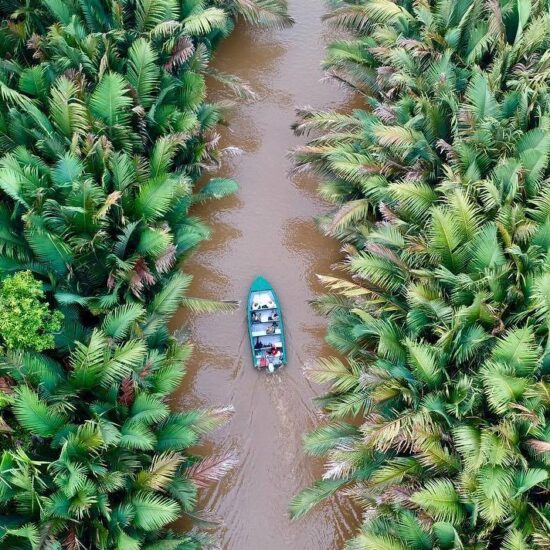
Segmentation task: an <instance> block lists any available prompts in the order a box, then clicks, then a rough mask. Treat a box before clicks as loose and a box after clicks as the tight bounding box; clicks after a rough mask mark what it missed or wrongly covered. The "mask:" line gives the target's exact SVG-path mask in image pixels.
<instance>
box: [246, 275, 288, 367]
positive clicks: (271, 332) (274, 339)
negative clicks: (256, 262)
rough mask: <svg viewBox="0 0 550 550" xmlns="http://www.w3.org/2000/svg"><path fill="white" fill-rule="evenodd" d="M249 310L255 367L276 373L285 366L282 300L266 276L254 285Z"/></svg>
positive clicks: (248, 302)
mask: <svg viewBox="0 0 550 550" xmlns="http://www.w3.org/2000/svg"><path fill="white" fill-rule="evenodd" d="M247 309H248V334H249V337H250V348H251V350H252V364H253V365H254V367H255V368H257V369H258V370H263V371H267V372H271V373H273V372H275V371H277V370H278V369H280V368H281V367H282V366H283V365H286V363H287V351H286V344H285V333H284V327H283V315H282V312H281V307H280V302H279V298H277V294H276V293H275V290H274V289H273V287H272V286H271V285H270V284H269V283H268V282H267V281H266V280H265V279H264V278H263V277H256V279H255V280H254V282H253V283H252V285H251V287H250V291H249V293H248V301H247Z"/></svg>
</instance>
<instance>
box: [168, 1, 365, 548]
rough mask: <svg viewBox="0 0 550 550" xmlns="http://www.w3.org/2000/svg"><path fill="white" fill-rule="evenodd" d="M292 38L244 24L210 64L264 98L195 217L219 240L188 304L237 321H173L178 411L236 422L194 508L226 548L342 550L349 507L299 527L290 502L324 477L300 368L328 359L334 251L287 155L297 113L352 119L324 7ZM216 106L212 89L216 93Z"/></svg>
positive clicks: (234, 134) (221, 437)
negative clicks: (325, 62)
mask: <svg viewBox="0 0 550 550" xmlns="http://www.w3.org/2000/svg"><path fill="white" fill-rule="evenodd" d="M289 7H290V12H291V14H292V16H293V17H294V18H295V20H296V24H295V25H294V26H293V27H292V28H291V29H286V30H281V31H264V30H258V29H251V28H247V27H245V26H244V25H238V27H237V29H236V31H235V32H234V33H233V34H232V36H231V37H230V38H229V39H228V40H226V41H225V42H224V43H223V44H222V45H221V46H220V49H219V50H218V52H217V54H216V57H215V60H214V62H213V66H214V67H215V68H217V69H218V70H221V71H224V72H228V73H232V74H235V75H238V76H239V77H241V78H243V79H245V80H246V81H248V82H249V83H250V84H251V85H252V87H253V88H254V90H255V91H256V92H257V93H258V94H259V100H258V101H256V102H254V103H243V104H242V105H240V106H239V107H238V108H237V109H236V111H235V113H234V115H233V116H232V118H231V125H230V128H229V129H226V130H224V132H223V134H222V146H229V145H231V146H236V147H239V148H240V149H242V150H243V154H242V155H241V156H239V157H237V158H234V159H232V160H231V161H230V162H229V163H228V164H226V165H224V167H223V168H222V169H221V170H220V172H219V173H217V174H215V175H221V176H226V177H233V178H235V179H236V180H237V181H238V182H239V184H240V191H239V192H238V193H237V194H236V195H235V196H233V197H229V198H226V199H224V200H222V201H214V202H210V203H207V204H205V205H202V206H199V207H197V208H196V209H195V211H194V213H195V214H196V215H198V216H200V217H201V218H203V219H204V220H205V221H206V222H207V223H208V225H209V226H210V227H211V228H212V232H213V233H212V238H211V239H210V240H209V241H207V242H206V243H204V244H202V245H201V246H200V248H199V250H198V252H197V253H196V254H195V255H194V256H193V257H192V258H191V259H190V260H189V261H188V262H187V263H186V264H185V271H186V272H187V273H190V274H192V275H193V276H194V280H193V284H192V287H191V288H190V291H189V295H191V296H200V297H207V298H215V299H238V300H240V301H241V307H240V309H239V310H238V311H237V312H235V313H233V314H229V315H226V314H220V315H203V316H194V315H192V314H190V313H189V312H187V311H181V312H179V313H178V315H176V318H175V319H174V322H173V324H172V328H173V329H179V328H181V327H185V328H187V329H188V330H189V331H190V332H191V340H192V341H193V342H194V343H195V353H194V355H193V357H192V360H191V361H190V363H189V365H188V374H187V376H186V378H185V380H184V382H183V386H182V387H181V390H180V391H179V392H178V394H177V396H176V399H175V405H176V406H177V407H181V408H183V409H186V408H192V407H215V406H224V405H233V407H234V408H235V414H234V416H233V418H232V420H231V421H230V423H229V424H228V425H227V426H225V427H224V428H222V429H219V430H217V431H216V432H214V433H213V434H212V435H211V436H210V437H209V438H208V439H207V441H206V443H205V447H206V449H205V450H206V451H207V452H209V453H223V452H224V451H227V450H231V449H234V450H236V451H237V453H238V456H239V462H238V465H237V466H236V467H235V469H234V470H233V471H232V472H231V473H230V474H229V475H228V476H227V477H226V478H225V479H224V481H222V482H221V483H219V484H217V485H214V486H212V488H210V489H207V490H204V491H203V492H202V496H201V500H200V502H199V507H200V508H204V509H205V510H209V511H211V512H212V513H213V514H214V515H215V516H217V517H219V518H221V519H222V523H221V525H220V526H219V528H218V529H217V530H216V532H215V533H216V535H217V536H218V538H219V540H220V545H221V547H222V548H223V549H224V550H256V549H260V550H283V549H284V550H329V549H330V550H332V549H338V548H342V547H343V545H344V541H345V540H346V539H347V538H349V537H350V536H351V534H352V533H353V531H354V530H355V528H356V526H357V522H358V517H357V513H356V512H355V511H354V510H353V509H352V508H350V504H349V501H347V500H346V499H342V498H333V499H332V500H330V501H329V502H327V503H325V504H323V505H321V506H319V507H317V508H315V509H314V510H313V511H312V512H311V513H310V514H308V515H307V516H306V517H304V518H302V519H300V520H298V521H295V522H291V521H290V520H289V517H288V513H287V510H288V504H289V501H290V499H291V498H292V496H293V495H295V494H296V493H297V492H298V491H300V489H302V488H304V487H305V486H307V485H309V484H310V483H311V482H312V481H313V480H314V479H315V478H316V477H319V476H320V475H321V474H322V464H321V462H320V461H318V460H314V459H312V458H311V457H307V456H306V455H305V454H304V452H303V450H302V434H303V433H304V432H306V431H308V430H310V429H311V428H312V427H314V426H315V425H316V421H317V418H316V417H317V415H318V411H317V410H316V407H315V405H314V403H313V402H312V399H313V398H314V397H315V396H316V395H319V393H321V388H319V387H317V386H315V385H313V384H310V383H309V382H308V381H307V380H306V378H305V377H304V375H303V373H302V367H303V365H304V364H305V363H307V362H309V361H311V360H313V359H315V358H316V357H318V356H320V355H330V353H331V352H330V350H329V349H328V348H327V346H326V345H325V344H324V340H323V337H324V333H325V330H326V325H325V320H324V319H323V318H321V317H319V316H318V315H317V314H316V313H315V312H314V311H313V309H312V308H311V306H310V305H309V303H308V301H309V300H311V299H312V298H313V297H314V296H315V294H316V293H318V292H320V291H321V288H320V287H319V286H318V283H317V281H316V277H315V274H316V273H328V271H329V269H330V264H331V263H333V262H334V261H336V260H337V259H338V257H339V254H338V247H337V243H336V242H333V241H331V240H330V239H327V238H325V237H323V236H321V235H320V233H319V232H318V230H317V228H316V226H315V223H314V218H315V216H317V215H319V214H320V213H322V212H323V211H324V210H325V209H326V205H324V204H323V203H322V201H321V200H320V199H319V198H318V197H317V195H316V191H315V187H316V184H315V181H314V180H313V179H312V178H307V177H304V176H300V177H294V176H289V174H288V173H289V169H290V161H289V160H288V158H287V152H288V150H289V148H291V147H292V146H294V145H296V144H298V143H301V142H303V141H304V140H300V139H298V138H295V137H294V136H293V135H292V132H291V130H290V125H291V124H292V122H293V121H294V119H295V111H294V108H295V107H296V106H303V105H312V106H314V107H319V108H338V109H341V108H344V109H345V108H349V106H350V105H351V102H352V98H351V97H350V96H349V95H347V93H346V92H345V91H344V90H342V88H339V87H337V86H336V85H334V84H329V83H327V82H321V80H322V79H323V73H322V71H321V68H320V61H321V59H322V56H323V53H324V52H323V48H324V44H325V43H326V41H328V40H329V39H330V35H329V34H328V30H327V29H326V28H325V26H324V25H323V24H322V22H321V16H322V15H323V13H324V11H325V7H324V5H323V3H322V2H321V0H291V1H290V2H289ZM213 95H214V96H215V95H216V90H215V88H213ZM259 274H263V275H264V276H266V277H267V278H268V280H269V281H270V282H271V283H272V284H273V285H274V287H275V288H276V290H277V292H278V294H279V298H280V300H281V302H282V311H283V315H284V319H285V329H286V335H287V345H288V351H289V363H288V365H287V366H286V367H285V368H284V369H282V370H281V371H280V372H279V373H277V374H275V375H267V374H265V373H259V372H257V371H256V370H255V369H254V368H253V367H252V362H251V353H250V347H249V341H248V336H247V326H246V322H245V317H246V310H245V303H246V297H247V291H248V287H249V285H250V283H251V282H252V280H253V278H254V277H255V276H256V275H259Z"/></svg>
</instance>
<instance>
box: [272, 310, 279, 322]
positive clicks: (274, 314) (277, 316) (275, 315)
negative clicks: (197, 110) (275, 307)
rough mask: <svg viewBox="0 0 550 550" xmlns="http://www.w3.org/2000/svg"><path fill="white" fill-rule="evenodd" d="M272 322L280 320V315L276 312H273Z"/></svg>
mask: <svg viewBox="0 0 550 550" xmlns="http://www.w3.org/2000/svg"><path fill="white" fill-rule="evenodd" d="M271 320H272V321H278V320H279V314H278V313H277V312H276V311H274V312H273V315H272V316H271Z"/></svg>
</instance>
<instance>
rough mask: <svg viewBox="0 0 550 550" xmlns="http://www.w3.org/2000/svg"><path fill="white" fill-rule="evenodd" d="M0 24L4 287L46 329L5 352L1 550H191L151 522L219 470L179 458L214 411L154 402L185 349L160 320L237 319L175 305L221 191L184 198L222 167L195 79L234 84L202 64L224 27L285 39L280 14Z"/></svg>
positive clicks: (16, 10) (280, 10) (88, 17)
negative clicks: (274, 31) (20, 293)
mask: <svg viewBox="0 0 550 550" xmlns="http://www.w3.org/2000/svg"><path fill="white" fill-rule="evenodd" d="M0 14H1V15H2V22H1V25H0V190H1V191H0V279H2V280H4V279H6V280H11V278H12V277H13V275H14V274H15V276H16V277H17V274H18V273H20V272H25V273H27V275H26V276H29V277H30V276H31V274H32V278H33V280H34V281H39V283H38V287H37V288H38V291H37V292H38V294H40V296H41V295H42V291H41V290H40V287H42V288H43V289H44V290H45V291H46V298H47V303H44V302H41V303H40V307H41V308H42V309H41V311H42V310H43V311H42V312H43V313H44V319H46V318H51V319H54V320H55V321H56V323H54V325H55V326H53V325H52V327H51V328H52V330H54V331H57V332H56V334H55V343H54V342H53V341H52V339H51V334H50V333H48V335H47V337H48V338H49V340H48V341H47V345H46V344H44V345H41V346H40V347H36V346H35V347H34V348H32V347H28V346H23V345H22V346H20V347H18V346H8V347H6V348H3V349H2V350H1V351H2V357H1V358H0V412H1V416H0V437H1V439H0V448H1V449H2V450H3V454H2V458H1V461H0V470H1V473H0V546H1V547H2V548H7V549H8V548H9V549H12V548H13V549H29V548H32V549H34V548H48V549H52V550H53V549H57V548H68V549H71V550H73V549H77V548H90V549H91V548H101V549H105V548H119V549H121V550H122V549H125V550H126V549H130V550H134V549H136V550H137V549H141V548H143V549H148V550H153V549H161V548H162V549H167V548H170V549H176V548H179V549H183V548H196V547H198V546H200V545H201V537H200V536H197V535H193V536H192V537H191V536H187V535H174V534H173V533H171V532H170V531H168V530H167V529H165V526H166V525H167V524H168V523H170V522H172V521H173V520H174V519H176V518H177V517H179V516H180V515H181V514H182V513H183V512H190V511H191V510H192V508H193V506H194V504H195V501H196V490H197V487H200V486H202V485H204V484H205V483H207V482H208V481H209V480H215V479H217V478H218V477H219V475H221V474H222V473H223V472H224V471H226V470H227V468H228V467H229V466H230V465H231V463H232V459H231V457H221V458H214V457H209V458H206V459H203V460H200V459H199V458H197V457H193V456H191V455H189V454H188V453H186V452H185V451H186V449H188V448H189V447H190V446H192V445H193V444H195V443H196V442H197V441H198V438H199V437H200V435H201V434H203V433H204V432H206V431H208V430H210V429H212V428H213V427H215V426H217V425H218V424H219V423H220V422H221V421H223V420H225V418H226V417H227V413H228V411H227V410H221V411H202V412H200V411H191V412H185V413H174V412H171V411H170V409H169V407H168V405H167V400H168V396H169V394H170V392H172V391H173V390H174V389H175V388H176V387H177V385H178V384H179V381H180V380H181V377H182V376H183V374H184V369H185V361H186V359H187V357H188V356H189V353H190V349H191V346H190V344H189V343H186V342H182V341H176V339H175V338H174V337H172V336H171V335H170V334H169V332H168V329H167V323H168V320H169V319H170V317H171V316H172V314H173V313H174V312H175V311H176V309H178V308H179V307H180V306H182V305H183V306H187V307H189V308H191V309H193V310H195V311H199V312H208V311H214V310H227V309H231V308H232V307H233V304H231V303H215V302H211V301H207V300H198V299H193V298H189V297H186V296H185V291H186V289H187V287H188V286H189V283H190V277H189V276H187V275H185V274H183V273H182V272H181V271H180V269H181V263H182V261H183V259H184V258H185V256H186V254H187V253H188V252H189V251H190V250H191V249H192V248H193V247H194V246H195V245H196V244H197V243H198V242H200V241H201V240H202V239H204V238H205V237H207V236H208V229H207V228H206V227H205V226H204V225H203V224H202V223H201V222H200V220H198V219H197V218H195V217H194V216H192V215H191V214H190V208H191V206H192V205H193V204H194V203H196V202H199V201H204V200H207V199H210V198H219V197H222V196H224V195H226V194H228V193H232V192H233V191H234V190H235V189H236V183H235V182H233V181H232V180H226V179H220V178H214V179H210V180H209V181H208V182H207V183H206V184H204V185H202V186H201V188H200V190H197V189H196V188H195V183H196V182H197V180H198V178H199V177H200V176H201V175H202V173H203V171H204V169H205V168H208V167H209V166H211V165H212V164H215V163H216V162H217V160H218V155H219V151H218V150H217V143H218V134H217V133H216V131H215V128H216V125H217V123H218V122H219V120H220V116H221V114H220V109H219V108H218V106H216V105H215V104H211V103H209V102H208V101H207V100H206V89H205V75H206V74H208V73H211V74H212V76H214V77H217V78H221V79H222V80H224V81H226V82H228V83H229V84H230V85H231V86H232V88H233V89H234V90H236V91H238V88H239V86H238V84H239V82H238V80H236V79H234V78H232V77H230V76H227V75H221V74H219V73H216V72H214V71H210V69H209V67H208V64H209V60H210V56H211V53H212V50H213V48H214V47H215V45H216V44H217V43H218V41H219V40H220V39H222V38H223V37H225V36H227V35H228V34H229V33H230V32H231V30H232V28H233V20H234V18H235V17H238V16H243V17H244V18H245V19H247V20H248V21H251V22H253V23H258V24H269V25H273V26H286V25H287V24H289V23H290V22H291V20H290V18H289V17H288V16H287V15H286V7H285V2H283V1H279V0H257V1H251V0H247V1H242V0H233V1H230V2H218V1H209V2H206V1H202V0H182V1H177V0H137V1H133V0H119V1H116V0H115V1H114V2H111V1H109V2H107V1H105V0H90V1H86V2H76V1H74V2H72V1H69V2H66V1H61V0H30V1H28V2H19V1H15V0H14V1H10V0H6V1H5V2H2V3H1V5H0ZM244 89H245V91H246V88H244ZM30 286H31V287H32V288H34V287H35V286H36V283H35V282H32V280H31V281H30ZM12 301H13V300H12ZM5 317H6V318H7V319H8V322H9V315H6V316H5ZM60 319H63V321H62V326H61V329H60V330H57V329H59V328H60V327H59V322H60ZM31 328H33V327H29V330H30V329H31ZM45 328H46V327H43V329H45ZM39 352H41V353H39Z"/></svg>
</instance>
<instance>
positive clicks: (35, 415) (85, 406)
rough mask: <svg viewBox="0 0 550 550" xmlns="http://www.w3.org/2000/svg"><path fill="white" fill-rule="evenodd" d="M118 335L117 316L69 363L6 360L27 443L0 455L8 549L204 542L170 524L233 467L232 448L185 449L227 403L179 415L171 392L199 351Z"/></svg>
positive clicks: (223, 415) (17, 356) (30, 356)
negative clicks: (200, 490) (215, 451)
mask: <svg viewBox="0 0 550 550" xmlns="http://www.w3.org/2000/svg"><path fill="white" fill-rule="evenodd" d="M113 336H114V334H113V331H112V319H107V320H106V323H105V325H104V330H95V331H94V332H93V333H92V335H91V339H90V341H89V343H88V344H86V345H85V344H82V343H78V344H77V345H76V347H75V350H74V352H73V353H72V354H71V356H70V358H69V362H70V364H69V367H68V368H64V367H63V366H62V365H61V364H60V363H58V362H56V361H53V360H52V359H51V358H48V357H46V356H44V355H40V354H36V353H29V352H26V353H10V354H8V355H7V356H6V357H4V359H3V361H2V365H1V367H0V372H1V374H2V375H3V377H4V378H3V380H10V387H11V388H12V389H10V390H9V400H10V405H11V409H12V411H13V415H14V418H15V420H16V421H17V423H18V425H17V427H16V430H17V432H18V434H17V437H18V438H25V439H27V441H26V445H24V446H18V447H15V448H13V449H7V450H4V452H3V454H2V457H1V459H0V471H1V472H2V479H3V483H2V487H1V488H0V506H2V508H3V511H4V513H6V514H7V515H6V516H3V518H2V528H3V531H2V532H0V540H1V541H2V544H3V545H6V548H8V547H9V548H12V547H13V548H27V547H28V546H26V545H25V542H27V543H30V546H29V547H32V548H35V547H36V548H38V547H42V546H40V545H39V543H38V540H42V541H43V543H42V544H47V545H49V546H48V547H52V548H61V545H62V544H68V542H67V541H69V540H74V541H78V544H80V545H83V546H85V547H87V548H98V549H101V548H103V549H106V548H112V547H113V545H114V546H115V547H116V548H121V549H122V548H130V547H131V548H149V547H150V548H153V547H154V546H147V545H148V544H153V543H154V542H158V541H173V542H172V544H173V545H174V546H173V547H174V548H176V547H177V548H182V549H183V548H185V549H189V550H191V549H194V548H199V543H200V539H194V538H192V537H188V536H176V535H173V534H170V533H167V532H165V531H163V530H162V528H163V527H164V526H165V525H166V524H168V523H169V522H172V521H173V520H175V519H177V518H178V517H179V516H180V515H181V514H182V513H184V512H190V511H191V510H192V509H193V508H194V506H195V503H196V493H197V486H198V485H199V484H201V483H202V484H204V481H205V479H206V480H215V479H217V477H218V476H219V475H221V474H223V473H224V472H225V471H226V470H227V468H228V467H230V466H231V465H232V463H233V458H232V457H230V456H226V457H222V458H221V459H220V460H218V461H217V463H216V464H212V461H211V460H210V459H206V461H205V462H204V465H203V466H201V463H200V462H198V459H197V457H194V456H192V455H191V456H190V455H186V454H185V451H186V450H187V449H188V448H189V447H190V446H192V445H194V444H196V443H197V442H198V440H199V438H200V437H201V435H202V434H204V433H205V432H206V431H208V430H210V429H212V428H214V427H216V426H217V425H219V424H221V423H223V422H224V421H225V420H226V419H227V418H228V412H229V411H227V410H224V409H220V410H211V411H191V412H186V413H173V412H171V411H170V410H169V408H168V405H167V404H166V403H165V402H164V397H165V396H167V395H168V394H169V393H170V392H171V391H173V390H174V389H175V388H176V387H177V385H178V383H179V382H180V380H181V378H182V376H183V372H184V371H183V369H182V366H183V362H184V361H185V359H186V358H187V356H188V355H189V348H188V347H180V346H177V345H174V344H172V345H171V346H170V347H168V348H167V349H166V351H165V352H162V353H160V352H158V351H155V350H152V349H149V348H148V347H147V345H146V343H145V342H144V341H143V340H141V339H139V338H135V337H133V338H132V337H130V338H126V340H125V342H124V343H121V344H116V343H114V342H113V340H112V337H113ZM130 336H133V334H130ZM37 457H40V460H37ZM196 472H200V473H201V475H200V476H199V475H197V473H196ZM195 476H196V479H197V480H196V482H195V481H194V479H195ZM38 515H40V516H41V518H42V519H43V523H42V524H41V526H40V528H39V529H38V528H37V526H36V523H33V522H35V521H36V518H37V516H38ZM18 541H19V542H20V544H21V546H18V544H19V542H18ZM75 544H76V542H75ZM166 544H168V543H166Z"/></svg>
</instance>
